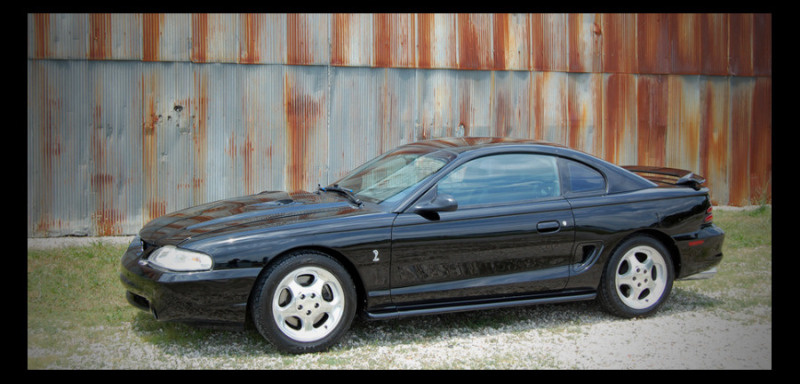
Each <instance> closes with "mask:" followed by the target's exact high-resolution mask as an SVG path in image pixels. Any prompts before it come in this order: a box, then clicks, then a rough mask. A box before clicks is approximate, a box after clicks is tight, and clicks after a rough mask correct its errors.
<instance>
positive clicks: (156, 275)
mask: <svg viewBox="0 0 800 384" xmlns="http://www.w3.org/2000/svg"><path fill="white" fill-rule="evenodd" d="M143 258H146V254H145V252H143V250H142V246H141V241H140V240H139V238H138V237H137V238H135V239H134V240H133V241H132V242H131V244H130V246H128V249H127V251H126V252H125V254H124V255H123V256H122V268H121V272H120V281H121V282H122V285H123V286H124V287H125V289H126V291H127V292H126V294H125V296H126V298H127V299H128V302H130V303H131V305H133V306H134V307H137V308H139V309H142V310H145V311H149V312H151V313H152V314H153V316H154V317H155V318H156V319H158V320H164V321H181V322H191V323H207V324H231V323H237V324H244V322H245V320H246V312H247V300H248V297H249V295H250V291H251V289H252V287H253V284H255V280H256V278H257V277H258V274H259V273H260V272H261V268H241V269H222V270H211V271H205V272H169V271H164V270H160V269H157V268H154V267H153V266H151V265H148V264H147V263H145V262H142V260H143Z"/></svg>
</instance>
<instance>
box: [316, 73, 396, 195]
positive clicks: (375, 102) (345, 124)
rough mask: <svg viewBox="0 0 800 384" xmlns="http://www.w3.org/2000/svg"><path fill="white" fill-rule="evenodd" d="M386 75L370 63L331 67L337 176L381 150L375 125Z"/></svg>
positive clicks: (332, 141)
mask: <svg viewBox="0 0 800 384" xmlns="http://www.w3.org/2000/svg"><path fill="white" fill-rule="evenodd" d="M383 75H384V73H383V71H382V70H379V69H373V68H367V67H359V68H352V67H350V68H347V67H334V68H332V70H331V99H330V104H331V105H330V111H331V115H330V135H329V137H330V150H329V158H328V164H330V167H331V170H332V171H333V173H334V174H335V175H336V177H333V178H334V179H338V178H339V177H341V176H343V175H344V173H346V172H347V170H350V169H354V168H355V167H356V166H358V165H360V164H363V163H364V162H366V161H367V160H369V159H370V158H372V157H374V156H377V155H378V154H379V153H380V142H379V141H378V140H376V139H378V138H379V137H378V135H376V128H377V127H379V126H380V125H381V124H380V122H379V120H378V111H379V109H380V108H382V105H381V101H380V100H379V94H380V88H381V87H380V83H382V82H383V80H384V76H383ZM324 181H325V180H320V181H319V183H321V184H324ZM330 181H334V180H330ZM315 185H316V184H315Z"/></svg>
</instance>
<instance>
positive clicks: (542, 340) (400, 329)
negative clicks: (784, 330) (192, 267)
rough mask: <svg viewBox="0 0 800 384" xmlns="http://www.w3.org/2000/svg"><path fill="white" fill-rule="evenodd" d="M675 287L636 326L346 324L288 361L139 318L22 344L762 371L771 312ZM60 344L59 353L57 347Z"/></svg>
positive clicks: (107, 350)
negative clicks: (733, 309) (175, 332)
mask: <svg viewBox="0 0 800 384" xmlns="http://www.w3.org/2000/svg"><path fill="white" fill-rule="evenodd" d="M715 209H717V207H715ZM722 209H726V208H722ZM131 239H132V237H131V236H120V237H105V238H92V237H65V238H50V239H28V246H29V247H33V248H50V247H60V246H66V245H79V244H85V243H87V242H92V241H105V242H113V243H119V244H127V243H129V242H130V241H131ZM680 284H681V283H680V282H676V290H673V296H672V297H671V298H670V300H669V301H668V302H667V305H665V307H664V308H662V310H661V311H660V312H659V313H658V314H657V315H656V316H654V317H652V318H646V319H633V320H621V319H618V318H615V317H612V316H609V315H607V314H605V313H604V312H602V311H601V310H600V309H599V307H598V306H597V305H595V304H594V303H592V302H580V303H567V304H558V305H541V306H532V307H524V308H513V309H502V310H494V311H480V312H470V313H469V314H450V315H441V316H427V317H418V318H408V319H399V320H389V321H374V322H365V321H357V322H356V323H355V324H354V326H353V328H352V329H351V331H350V332H349V333H348V334H347V336H345V338H344V339H343V340H342V342H341V344H340V345H338V346H337V347H335V348H334V349H333V350H332V351H330V352H328V353H319V354H308V355H301V356H287V355H281V354H279V353H277V352H276V351H275V350H274V349H273V348H272V347H271V346H270V345H269V344H268V343H266V342H265V341H263V340H262V339H260V337H259V336H258V335H257V333H255V332H254V331H241V332H235V331H213V332H209V333H207V334H205V336H203V341H202V342H201V343H194V342H193V343H181V342H179V341H177V342H176V341H171V342H158V341H154V340H158V339H159V334H160V333H164V332H169V331H168V330H167V331H165V330H164V328H158V327H155V329H154V327H147V326H143V325H142V323H143V322H146V321H145V320H142V319H143V317H144V316H145V315H144V314H143V315H141V316H142V317H139V318H136V319H134V320H133V321H131V322H126V323H122V324H121V325H119V326H118V327H98V328H96V329H91V330H89V331H88V333H89V334H90V340H91V341H90V342H87V341H86V336H85V335H86V334H87V330H85V329H84V330H79V331H76V330H70V329H68V328H65V329H64V330H63V332H60V333H59V335H60V336H59V339H62V338H63V340H59V343H55V344H59V345H61V347H59V350H52V349H49V348H39V349H32V348H31V347H29V348H28V358H29V359H31V358H38V357H43V358H44V357H46V358H47V359H48V360H52V362H51V363H50V364H49V365H48V366H47V368H48V369H292V370H295V369H476V368H478V369H484V368H487V367H488V368H491V369H679V370H680V369H772V368H773V365H772V322H771V320H770V319H771V318H772V316H771V313H772V308H771V307H769V308H762V309H756V311H755V312H760V313H753V310H751V311H750V313H749V314H742V313H729V312H722V311H720V310H714V309H705V308H701V307H698V306H697V304H696V302H695V301H696V300H695V299H693V298H692V295H694V293H690V292H687V291H681V290H680ZM710 299H711V300H713V299H714V298H710ZM506 318H508V320H505V319H506ZM487 319H488V320H487ZM470 322H478V323H479V324H491V325H487V326H482V327H477V330H476V327H474V326H470V327H467V326H464V325H463V324H465V323H470ZM420 330H425V331H424V335H420V332H421V331H420ZM73 332H74V333H76V334H77V333H78V332H80V334H81V335H83V336H82V337H80V338H78V337H75V334H72V333H73ZM36 337H43V336H41V335H37V334H36V331H33V330H28V338H29V340H30V339H32V338H36ZM72 339H75V340H80V341H75V342H74V343H72V342H71V341H70V340H72ZM71 343H72V344H71ZM64 344H66V345H68V346H69V347H68V348H66V349H64V347H63V346H64ZM198 344H200V345H198ZM29 345H30V344H29ZM37 345H47V344H46V343H37Z"/></svg>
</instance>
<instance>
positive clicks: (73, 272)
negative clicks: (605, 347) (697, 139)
mask: <svg viewBox="0 0 800 384" xmlns="http://www.w3.org/2000/svg"><path fill="white" fill-rule="evenodd" d="M714 222H715V223H716V224H717V225H719V226H720V227H721V228H723V230H725V232H726V239H725V243H724V245H723V253H724V258H723V261H722V263H721V265H720V266H719V272H718V274H717V275H716V276H715V277H714V278H712V279H710V280H700V281H678V282H676V284H675V288H674V290H673V296H672V298H671V299H670V301H668V302H667V304H668V305H666V306H665V307H664V309H663V310H664V311H665V313H676V312H681V311H685V312H689V311H696V310H704V311H714V312H715V313H722V314H724V315H725V316H729V317H730V318H731V319H740V318H742V317H747V319H748V321H751V322H753V321H754V322H771V320H772V315H771V314H772V209H771V208H770V207H761V208H758V209H755V210H750V211H722V210H715V211H714ZM124 252H125V246H123V245H109V244H106V243H94V244H91V245H88V246H81V247H66V248H60V249H48V250H38V249H28V270H27V285H28V297H27V299H28V300H27V304H28V305H27V323H28V337H27V339H28V368H29V369H41V368H52V367H68V368H82V367H86V366H92V367H94V366H96V365H97V364H100V363H99V362H96V361H93V362H92V363H91V364H89V363H87V362H85V361H83V360H81V359H91V358H92V356H94V355H93V354H96V353H97V352H96V351H92V348H94V346H97V345H108V344H109V343H111V344H113V343H117V342H119V343H120V346H119V347H118V349H120V350H123V351H124V350H125V348H128V346H127V345H128V344H130V343H131V340H133V342H134V343H137V348H139V349H144V350H150V349H153V350H154V352H152V353H154V354H163V355H167V356H171V357H173V358H175V359H178V360H179V361H184V360H181V359H188V358H187V357H186V355H187V352H185V351H190V352H188V355H189V356H195V355H197V356H196V357H193V358H194V359H196V360H197V363H196V364H200V365H201V366H199V367H197V368H226V367H229V366H238V365H237V361H238V360H237V359H239V360H244V361H255V362H260V361H262V359H264V356H265V355H266V356H271V357H270V358H271V359H272V360H270V363H269V364H270V365H256V367H261V368H283V369H287V368H292V369H294V368H298V367H304V366H306V365H308V366H310V367H317V368H321V369H325V368H337V367H343V366H344V367H348V366H349V365H348V364H353V363H354V362H355V361H358V359H355V360H354V358H353V355H354V354H358V355H359V356H361V355H363V356H362V357H359V358H361V359H362V360H363V361H370V362H372V364H377V363H378V362H379V361H381V360H379V359H376V358H374V355H375V354H376V353H378V351H381V350H383V349H384V348H395V349H398V350H401V351H404V350H406V351H409V352H410V353H412V354H413V353H415V352H416V350H417V349H418V348H422V347H424V346H425V345H426V344H428V343H441V342H443V341H445V342H447V340H450V338H451V337H453V335H464V334H470V333H471V332H475V333H476V334H481V333H483V334H486V333H487V332H488V334H492V333H493V332H494V331H495V330H498V329H502V330H503V332H528V331H527V330H529V329H531V328H533V329H537V330H538V331H539V332H543V333H548V334H550V333H559V334H561V333H563V335H564V336H565V337H569V336H570V335H571V334H580V332H582V331H581V330H580V326H581V325H582V324H585V322H586V321H592V320H590V319H589V318H590V317H593V316H598V315H596V314H597V313H598V312H600V309H599V307H596V306H594V304H592V303H587V302H578V303H569V304H562V305H564V306H569V308H571V310H570V311H561V310H560V309H561V308H563V307H558V306H557V305H556V306H553V305H544V306H533V307H524V308H511V309H501V310H493V311H476V312H468V313H459V314H449V315H441V316H427V317H420V318H407V319H398V320H392V321H379V322H367V323H364V322H356V323H355V324H354V326H353V329H352V330H351V332H350V333H349V335H348V337H347V341H346V343H344V345H342V346H337V347H334V348H333V349H332V350H331V351H329V352H327V353H325V354H322V355H318V356H317V355H315V356H312V357H309V356H305V357H295V356H284V355H278V354H277V353H276V351H275V349H274V348H272V346H270V345H269V344H268V343H267V342H266V341H264V340H263V339H261V337H260V335H258V333H257V332H255V331H245V332H229V331H216V330H208V329H201V328H195V327H191V326H187V325H183V324H174V323H161V322H157V321H155V320H153V318H152V316H151V315H150V314H148V313H146V312H144V311H141V310H139V309H136V308H133V307H132V306H131V305H130V304H128V302H127V301H126V300H125V295H124V294H125V291H124V289H123V288H122V285H121V283H120V281H119V270H120V258H121V256H122V254H123V253H124ZM599 316H603V315H599ZM542 324H547V325H546V328H543V327H544V326H543V325H542ZM551 324H555V325H551ZM229 345H237V346H238V347H239V349H238V350H237V352H235V353H234V352H230V351H229V350H228V349H226V348H227V347H228V346H229ZM229 354H234V355H233V356H229ZM123 355H124V354H123ZM124 356H126V355H124ZM493 358H494V359H501V360H503V359H505V358H504V357H502V356H494V357H493ZM508 358H509V359H510V360H509V361H504V360H503V361H495V362H494V363H491V362H487V363H486V364H491V365H489V366H488V367H490V368H492V367H503V366H513V362H514V357H512V356H509V357H508ZM544 358H546V356H545V357H544ZM109 359H110V360H109V361H107V362H104V363H107V364H109V366H111V367H118V366H119V365H118V364H119V363H121V362H120V361H118V360H126V359H127V358H122V357H109ZM147 359H148V358H147V357H145V358H144V359H143V360H144V361H147ZM150 359H152V358H150ZM309 359H311V360H309ZM444 363H445V362H438V363H436V364H444ZM192 364H195V362H194V361H192ZM259 364H264V363H263V362H262V363H259ZM430 364H433V363H430ZM449 364H452V365H444V366H442V365H423V367H425V368H436V367H460V365H459V364H461V363H459V362H457V361H455V362H451V363H449ZM470 364H474V362H470ZM482 364H483V363H482ZM539 364H541V365H540V366H541V367H551V366H552V364H554V362H547V361H546V360H545V361H540V362H539ZM370 367H371V368H380V367H376V366H370ZM392 367H393V366H391V365H387V366H385V367H384V368H392ZM472 367H475V366H474V365H472Z"/></svg>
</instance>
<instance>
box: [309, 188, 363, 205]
mask: <svg viewBox="0 0 800 384" xmlns="http://www.w3.org/2000/svg"><path fill="white" fill-rule="evenodd" d="M317 187H318V188H319V190H320V191H322V192H328V191H331V192H339V193H341V194H343V195H345V196H346V197H347V198H348V199H350V201H352V202H353V203H355V204H356V205H358V206H359V207H360V206H361V204H364V202H362V201H361V200H360V199H359V198H358V197H356V195H355V194H354V193H353V190H352V189H344V188H342V187H340V186H339V184H334V185H333V186H332V187H323V186H321V185H319V184H317Z"/></svg>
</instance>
